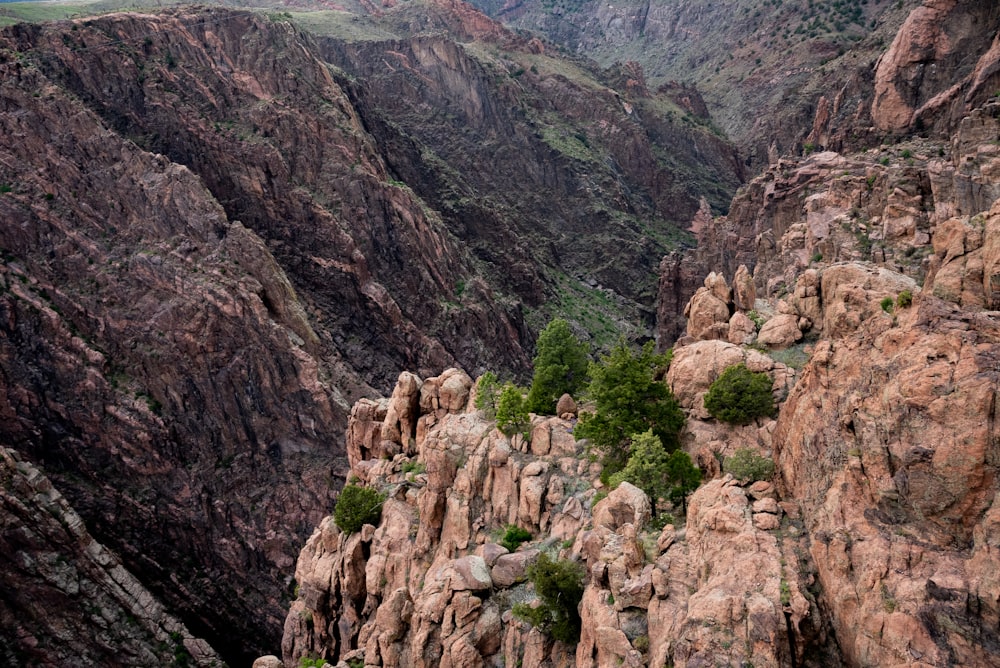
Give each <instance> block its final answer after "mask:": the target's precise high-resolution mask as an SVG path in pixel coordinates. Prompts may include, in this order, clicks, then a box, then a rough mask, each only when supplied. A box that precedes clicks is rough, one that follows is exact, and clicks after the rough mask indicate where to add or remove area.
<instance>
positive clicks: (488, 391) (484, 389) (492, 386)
mask: <svg viewBox="0 0 1000 668" xmlns="http://www.w3.org/2000/svg"><path fill="white" fill-rule="evenodd" d="M501 389H502V388H501V386H500V380H499V379H498V378H497V375H496V374H495V373H493V372H492V371H487V372H486V373H484V374H483V375H482V376H480V377H479V380H478V381H476V408H478V409H479V410H481V411H483V412H484V413H486V416H487V417H488V418H493V417H495V416H496V414H497V402H498V400H499V398H500V391H501Z"/></svg>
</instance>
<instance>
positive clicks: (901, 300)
mask: <svg viewBox="0 0 1000 668" xmlns="http://www.w3.org/2000/svg"><path fill="white" fill-rule="evenodd" d="M912 303H913V293H912V292H910V291H909V290H903V291H902V292H900V293H899V294H898V295H896V306H898V307H899V308H909V307H910V305H911V304H912Z"/></svg>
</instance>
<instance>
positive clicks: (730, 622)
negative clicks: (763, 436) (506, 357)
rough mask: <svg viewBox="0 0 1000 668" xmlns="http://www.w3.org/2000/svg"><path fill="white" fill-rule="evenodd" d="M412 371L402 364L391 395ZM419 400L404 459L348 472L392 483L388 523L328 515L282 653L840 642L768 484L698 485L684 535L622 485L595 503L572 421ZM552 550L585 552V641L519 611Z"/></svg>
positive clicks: (480, 652) (489, 661)
mask: <svg viewBox="0 0 1000 668" xmlns="http://www.w3.org/2000/svg"><path fill="white" fill-rule="evenodd" d="M698 345H699V344H694V345H692V346H688V347H686V348H683V349H681V350H680V351H678V354H679V356H681V359H680V363H679V364H678V362H676V361H675V365H676V366H675V367H674V368H675V369H678V370H679V371H678V373H679V374H681V375H683V369H684V368H687V362H685V361H684V359H683V354H684V351H687V350H690V351H692V352H693V351H694V350H695V349H696V348H697V347H698ZM705 345H728V344H722V343H721V342H706V343H705ZM731 348H734V349H735V350H736V351H739V349H738V348H735V346H731ZM753 354H754V355H756V356H757V357H756V358H752V359H749V360H747V361H748V362H749V363H751V364H754V363H756V365H757V366H761V367H767V368H768V369H770V370H772V372H774V373H775V378H776V379H780V380H778V381H776V382H778V383H779V384H780V383H785V382H790V378H792V376H791V374H789V373H788V372H787V371H786V370H784V367H781V365H775V364H774V363H773V362H771V361H770V360H769V359H768V358H765V356H763V355H761V354H760V353H753ZM738 356H739V357H740V359H743V357H742V353H739V354H738ZM758 358H759V359H758ZM765 359H767V362H765ZM693 366H705V365H704V364H701V365H699V364H697V363H695V364H694V365H693ZM454 375H455V372H454V371H447V372H445V373H444V374H443V375H442V376H441V378H444V377H451V376H454ZM428 382H431V381H426V382H425V386H426V384H427V383H428ZM672 382H674V384H675V385H678V386H679V385H680V384H684V383H686V384H687V385H688V386H692V387H693V385H695V384H697V383H696V382H695V381H694V380H684V381H672ZM709 382H710V381H709ZM410 383H411V379H410V376H409V375H407V374H403V375H402V376H401V378H400V383H399V385H397V390H396V392H394V397H396V396H400V395H403V394H405V393H406V390H405V388H406V387H407V386H409V385H410ZM693 392H695V390H694V389H691V390H690V391H687V390H685V391H683V394H684V396H685V397H686V396H687V394H689V393H693ZM785 393H787V388H783V389H782V391H781V392H778V394H780V395H781V396H783V395H784V394H785ZM684 401H685V402H686V403H687V400H686V399H685V400H684ZM367 405H368V404H367V403H362V404H359V406H367ZM421 413H422V414H421V416H420V417H419V419H418V420H417V424H416V426H415V427H414V428H413V431H412V432H410V433H406V432H402V433H400V434H399V437H398V438H399V440H400V441H405V440H406V439H408V438H414V439H415V444H416V452H415V454H414V455H413V456H412V457H411V456H407V455H406V454H403V452H402V450H401V448H395V449H394V450H395V451H396V452H398V454H396V455H393V456H392V457H391V458H383V459H377V460H372V459H368V460H363V461H358V462H355V463H354V466H353V468H352V474H353V475H354V476H356V478H357V479H358V481H359V482H360V483H362V484H365V485H369V486H373V487H375V488H377V489H382V490H384V493H385V494H386V497H387V498H386V501H385V503H384V507H383V510H382V520H381V522H380V523H379V525H378V526H377V527H375V526H366V527H364V528H363V529H362V530H361V531H360V532H358V533H356V534H353V535H350V536H348V535H345V534H344V533H342V532H341V531H340V530H339V529H338V528H337V527H336V525H335V524H334V523H333V521H332V519H331V518H327V519H325V520H324V521H323V523H322V524H321V525H320V527H319V528H318V529H317V531H316V532H315V533H314V534H313V536H312V537H311V538H310V539H309V541H308V542H307V544H306V546H305V548H304V549H303V551H302V554H301V556H300V559H299V563H298V566H297V569H296V582H297V583H298V587H299V596H298V599H297V600H296V601H295V602H294V603H293V604H292V608H291V610H290V612H289V615H288V618H287V620H286V625H285V637H284V641H283V647H282V650H283V654H284V660H285V665H295V664H297V662H298V661H299V660H300V658H301V657H323V658H325V659H326V660H328V661H330V662H331V663H337V662H345V663H341V664H340V665H346V662H354V661H363V662H364V663H365V664H366V665H381V666H387V667H389V666H404V665H413V666H422V665H431V664H433V663H437V662H440V663H443V664H446V665H450V666H458V665H461V666H475V665H493V664H496V663H498V662H504V663H509V662H512V661H518V662H520V663H521V665H524V666H532V667H535V666H553V665H554V666H560V665H561V666H568V665H576V666H591V665H593V666H609V667H610V666H615V665H620V664H622V663H623V662H624V663H627V664H628V665H663V664H664V663H669V662H675V663H676V664H677V665H693V664H694V663H697V662H698V661H700V660H702V658H704V657H709V656H715V657H720V656H725V657H729V658H730V659H731V660H733V661H738V660H752V661H754V663H755V665H764V666H768V665H770V666H778V665H785V664H787V663H788V661H789V655H790V654H791V653H793V652H794V653H795V656H796V657H801V656H806V655H811V653H816V655H817V656H832V655H833V654H831V653H835V650H834V649H833V647H832V645H829V643H828V639H826V638H825V637H824V636H823V633H822V630H821V629H822V625H821V623H820V622H821V616H820V614H819V610H818V608H816V604H815V599H814V598H813V594H812V593H811V590H810V587H813V586H814V585H815V582H814V581H813V580H812V578H811V577H810V576H808V575H801V574H800V573H798V572H797V571H794V570H792V569H784V568H782V567H781V566H780V565H779V564H780V563H781V562H783V561H784V560H785V559H789V560H791V561H792V562H793V563H800V562H803V563H807V562H808V556H807V552H806V550H807V547H808V544H807V542H805V539H804V537H803V536H802V534H801V532H799V531H798V530H797V529H794V528H791V529H789V530H788V531H790V532H791V533H787V532H785V531H784V530H783V529H782V528H783V527H784V528H788V527H794V526H800V524H799V523H798V522H797V521H795V522H793V523H792V524H789V522H790V520H784V519H783V510H782V509H781V507H780V506H779V504H778V503H777V501H775V499H774V496H775V494H774V489H773V487H772V486H771V485H769V484H758V485H755V486H753V487H751V488H746V489H745V488H744V487H742V486H741V485H739V484H738V483H736V482H735V481H733V480H732V479H731V478H728V477H727V478H725V479H721V478H720V479H718V480H715V481H712V482H711V483H709V484H708V485H706V486H705V487H703V488H701V489H699V490H698V491H697V492H695V494H694V495H692V497H691V499H690V502H689V506H690V510H689V513H688V517H687V529H686V530H685V529H684V527H683V524H681V525H680V526H678V527H676V528H675V526H673V525H668V526H666V527H665V528H664V529H663V530H662V531H661V530H659V529H656V530H651V529H650V528H649V526H648V525H649V521H650V514H651V503H650V500H649V498H648V497H647V496H646V494H645V493H643V492H642V491H641V490H640V489H638V488H636V487H634V486H632V485H630V484H628V483H622V484H621V485H620V486H619V487H618V488H617V489H615V490H614V491H612V492H611V493H610V494H609V495H608V496H607V497H606V498H604V499H603V500H600V501H599V502H597V503H596V504H594V503H593V502H594V500H595V493H596V492H597V487H599V486H600V483H599V482H598V480H597V470H596V469H595V466H596V465H594V464H591V463H590V462H589V460H588V458H587V457H586V456H585V453H584V450H583V444H582V443H579V442H576V441H575V440H574V438H573V436H572V426H573V423H572V422H571V421H566V420H563V419H560V418H555V417H553V418H541V417H536V418H534V419H533V421H532V430H531V438H530V439H529V440H524V439H522V438H521V437H520V436H516V437H515V438H513V439H510V438H508V437H506V436H504V435H503V434H502V433H500V432H499V431H497V430H496V429H495V427H494V425H493V423H492V422H491V421H489V420H486V419H484V417H483V416H482V414H481V413H477V412H469V411H468V409H467V408H466V407H465V406H458V405H452V406H451V407H450V409H445V408H434V407H432V406H430V405H429V404H423V405H422V408H421ZM352 416H353V417H352V427H351V429H350V431H349V433H350V434H353V435H356V436H357V437H360V438H365V436H364V435H365V434H370V433H373V432H376V431H378V430H379V428H380V425H378V424H377V421H378V417H377V416H374V415H373V414H372V413H370V412H367V411H366V410H358V409H357V408H356V410H355V411H354V412H353V413H352ZM362 423H364V424H362ZM383 426H384V423H383ZM765 428H766V429H773V421H770V422H769V423H768V425H767V426H766V427H765ZM383 433H384V431H383ZM348 449H349V450H352V451H357V450H358V448H357V447H355V446H354V445H352V444H348ZM384 451H385V450H383V452H384ZM591 481H592V482H591ZM682 522H683V520H682ZM511 524H514V525H517V526H520V527H522V528H525V529H527V530H528V531H529V532H530V533H531V534H532V536H533V538H532V539H531V541H529V543H528V544H527V545H522V546H521V547H520V548H518V549H517V551H515V552H512V553H511V552H508V550H507V549H506V548H504V547H502V546H500V545H498V544H497V542H496V541H497V540H498V535H499V533H500V532H502V531H503V529H504V527H505V526H508V525H511ZM543 551H544V552H547V553H549V554H550V555H551V557H552V558H565V559H572V560H577V561H579V562H581V563H582V565H583V566H584V567H585V572H586V573H587V575H586V587H585V592H584V596H583V601H582V603H581V605H580V611H581V615H582V617H583V631H582V635H581V638H580V643H579V644H578V645H577V646H576V647H575V648H574V647H571V646H568V645H565V644H562V643H559V642H554V641H552V640H551V639H549V638H547V637H546V636H545V635H544V634H541V633H540V632H539V631H538V630H537V629H531V628H530V627H529V626H528V625H527V624H525V623H524V622H521V621H519V620H518V619H517V618H516V617H514V616H513V615H512V606H513V605H514V604H515V603H518V602H530V601H531V600H532V599H533V598H534V594H533V590H532V585H531V584H530V583H529V582H526V581H527V580H528V575H527V573H528V568H529V566H530V565H531V564H532V563H534V562H535V561H536V560H537V559H538V558H539V554H540V553H541V552H543ZM707 563H711V564H712V566H711V567H707V566H704V565H703V564H707ZM806 570H807V572H808V569H806ZM807 597H809V598H807ZM786 619H787V620H789V621H788V622H786ZM806 648H809V650H808V652H807V651H806Z"/></svg>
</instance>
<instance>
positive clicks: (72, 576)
mask: <svg viewBox="0 0 1000 668" xmlns="http://www.w3.org/2000/svg"><path fill="white" fill-rule="evenodd" d="M0 566H2V567H0V584H2V587H3V591H4V595H3V597H0V660H2V661H3V663H4V665H7V666H29V665H30V666H56V665H66V666H70V665H72V666H125V665H145V666H153V665H167V664H170V663H172V662H174V661H178V662H180V661H187V662H188V663H189V665H196V666H218V665H221V662H222V660H221V658H220V657H219V655H218V654H216V653H215V651H214V650H213V649H212V648H211V647H210V646H209V645H208V643H206V642H205V641H204V640H202V639H200V638H196V637H194V636H192V634H191V632H190V631H189V630H188V629H187V628H186V627H185V626H184V624H183V623H181V622H180V621H179V620H178V619H177V618H176V617H174V616H173V615H171V614H170V613H169V612H168V611H167V610H166V608H165V607H164V605H163V603H162V602H161V601H160V600H159V599H158V597H157V596H156V595H154V594H153V593H152V592H150V591H149V590H148V589H146V588H145V587H143V585H142V583H141V582H140V581H139V580H138V579H137V578H136V577H135V575H133V574H132V573H130V572H129V571H128V570H127V569H126V568H125V567H124V566H123V565H122V563H121V561H119V560H118V558H117V557H115V556H114V554H113V553H112V552H111V551H109V550H108V549H107V548H106V547H104V546H103V545H101V544H100V543H98V542H97V541H96V540H94V538H93V536H91V535H90V533H88V531H87V528H86V526H84V522H83V519H82V518H81V517H80V516H79V515H78V514H77V513H76V512H75V511H74V510H73V509H72V508H71V507H70V506H69V504H68V503H67V502H66V499H65V498H64V497H63V496H62V494H60V493H59V491H58V490H56V489H55V488H54V487H53V486H52V482H51V481H50V480H49V479H48V478H46V477H45V475H44V474H43V473H42V472H41V471H40V470H38V469H37V468H36V467H35V466H33V465H32V464H30V463H29V462H27V461H24V460H23V459H21V457H20V456H19V455H18V454H17V453H16V452H15V451H14V450H11V449H9V448H0ZM95 628H97V629H100V632H99V634H98V637H97V638H96V639H92V638H91V634H92V630H93V629H95ZM94 640H96V642H94Z"/></svg>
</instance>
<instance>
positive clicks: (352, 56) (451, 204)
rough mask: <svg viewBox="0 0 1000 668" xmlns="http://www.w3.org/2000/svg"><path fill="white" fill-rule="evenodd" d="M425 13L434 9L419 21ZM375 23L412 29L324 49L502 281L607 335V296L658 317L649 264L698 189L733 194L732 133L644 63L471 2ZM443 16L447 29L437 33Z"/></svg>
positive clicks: (419, 7) (409, 171)
mask: <svg viewBox="0 0 1000 668" xmlns="http://www.w3.org/2000/svg"><path fill="white" fill-rule="evenodd" d="M418 19H420V20H425V21H428V22H430V25H429V26H428V25H425V24H423V23H421V29H422V30H423V32H422V33H421V36H419V37H416V38H407V37H405V35H406V34H407V32H413V27H412V23H413V22H414V21H418ZM484 22H485V25H484ZM377 25H378V26H388V27H390V28H393V29H396V30H398V31H399V33H400V34H401V35H404V37H401V38H399V39H394V40H386V39H385V38H384V37H382V38H381V39H379V38H377V37H367V38H365V39H358V38H357V37H351V36H350V35H348V36H339V34H338V33H341V32H344V31H342V30H341V31H338V30H335V29H332V28H331V29H330V32H333V33H335V34H338V36H336V37H330V38H327V39H325V40H324V41H323V42H322V51H323V53H324V55H325V57H326V58H327V59H328V60H330V62H332V63H335V64H336V65H338V66H339V67H341V68H343V69H344V70H345V71H346V72H347V73H348V74H350V75H351V76H353V77H356V79H357V85H355V86H351V87H349V88H348V90H349V92H350V93H351V95H352V99H354V100H356V103H357V105H358V107H359V109H361V113H362V116H363V119H364V121H365V123H366V125H367V127H368V128H369V130H370V132H371V133H372V135H373V136H374V137H376V138H377V139H378V141H379V143H380V144H381V145H384V146H387V147H389V150H388V151H387V153H386V160H387V162H388V163H389V164H390V166H391V168H392V170H393V171H394V173H396V174H397V175H398V176H399V177H400V178H401V179H403V180H404V181H405V182H406V183H407V184H409V185H410V186H412V187H413V189H414V190H415V191H416V192H417V193H418V194H419V195H420V196H421V197H422V198H423V199H424V200H425V201H426V202H428V204H430V205H431V206H432V207H434V209H436V210H437V211H439V212H440V213H441V216H442V218H443V220H444V222H445V223H446V224H447V225H448V227H449V229H450V230H451V231H452V232H453V233H454V234H455V235H456V236H457V237H458V238H459V239H461V240H462V241H463V242H464V243H466V244H468V246H469V247H470V248H472V249H473V252H474V253H475V255H476V256H477V258H478V259H479V260H481V262H482V264H481V265H480V266H481V270H482V271H483V272H484V273H485V275H486V276H488V277H489V279H490V282H491V283H493V284H495V285H500V286H503V288H504V289H505V290H506V291H507V292H510V293H513V294H515V295H516V296H517V297H518V298H519V299H520V300H521V301H522V302H523V303H524V304H525V305H526V306H527V307H528V308H529V309H530V310H531V311H532V312H534V311H536V310H538V309H541V315H543V316H545V318H547V317H548V316H549V315H550V314H551V312H552V311H553V309H554V308H555V309H561V310H562V312H563V314H564V315H567V316H568V317H570V318H571V319H575V320H579V321H582V324H584V325H585V327H584V328H585V329H587V330H588V331H589V332H590V334H591V335H594V336H600V337H603V338H608V337H609V336H610V337H611V339H613V338H614V336H615V335H611V334H609V333H608V332H609V330H611V329H614V328H613V327H610V326H609V325H610V323H609V322H607V321H605V322H603V323H602V322H599V321H597V320H596V319H594V318H588V316H587V315H586V311H587V310H590V309H591V308H598V309H600V311H601V313H602V315H607V316H610V317H611V318H612V319H613V318H614V313H613V312H611V313H605V311H606V310H607V309H606V307H602V306H601V304H600V302H601V301H608V297H610V298H611V300H612V301H613V302H616V303H617V304H620V306H618V308H619V309H621V311H622V312H624V313H625V314H627V318H626V320H627V319H632V320H633V321H637V320H638V321H642V320H644V319H645V320H649V318H650V316H649V312H650V309H651V307H652V297H653V295H654V294H655V286H654V285H653V284H652V282H651V280H650V276H651V273H650V269H652V268H654V267H655V265H656V263H657V262H658V261H659V258H660V257H661V256H662V254H663V253H664V252H666V251H667V250H669V249H670V248H671V247H673V246H675V245H676V243H677V242H678V241H682V240H683V239H684V236H683V235H682V234H681V233H680V231H681V230H682V229H683V228H684V227H686V225H687V223H688V221H689V220H690V216H691V215H693V214H694V212H695V211H696V210H697V208H698V203H699V199H700V198H702V197H705V198H707V199H708V201H709V202H710V204H711V205H712V206H713V207H714V209H715V210H716V211H722V210H725V208H726V206H727V205H728V202H729V199H730V197H731V193H732V192H733V190H734V188H735V187H736V185H737V184H738V183H739V182H740V180H741V175H742V168H741V165H740V164H739V162H738V159H737V156H736V154H735V151H734V150H733V149H732V147H731V146H730V145H729V144H728V143H727V142H726V141H724V140H723V139H721V138H720V137H719V136H717V135H716V134H714V133H713V132H712V129H711V128H710V127H709V126H708V125H707V122H706V121H705V120H704V119H703V118H701V117H698V116H695V115H692V114H690V113H688V112H687V111H685V110H684V109H683V108H682V107H680V106H679V105H678V104H677V103H675V102H674V101H673V100H671V99H670V97H669V96H668V95H667V94H659V93H655V94H654V93H650V92H649V91H648V90H647V89H646V86H645V81H644V79H643V74H642V71H641V68H639V69H637V70H629V69H628V68H621V67H619V68H618V69H617V70H615V71H609V72H600V71H599V70H597V69H596V68H595V67H594V66H593V65H592V64H591V63H588V62H585V61H582V60H577V61H573V60H569V59H567V58H566V57H565V56H562V55H560V54H558V53H550V49H551V46H549V47H546V46H545V45H543V44H542V42H541V41H540V40H538V39H533V40H529V39H526V38H524V37H520V36H518V35H515V34H514V33H511V32H509V31H507V30H506V29H504V28H502V27H500V26H499V25H498V24H495V23H492V22H490V21H488V20H487V19H485V17H483V16H482V15H479V14H478V13H476V12H474V11H473V10H472V9H471V8H470V7H468V6H466V5H463V4H462V3H442V2H432V3H417V4H413V3H407V4H405V5H400V6H398V7H395V8H393V9H391V10H387V11H386V12H385V14H384V16H381V17H380V18H379V22H378V23H377ZM399 26H403V28H399ZM487 27H491V29H490V30H487ZM445 28H446V29H447V30H448V35H449V36H448V37H445V36H443V35H442V34H441V33H434V32H430V34H428V33H429V31H431V30H433V29H445ZM473 37H475V41H474V42H466V41H459V40H471V39H472V38H473ZM633 65H634V64H633ZM689 97H690V96H689ZM626 257H627V258H628V259H626ZM596 285H600V286H601V287H602V288H603V289H604V294H602V293H601V291H594V290H593V288H594V286H596ZM577 299H579V300H581V301H582V302H583V306H577V305H576V304H574V301H575V300H577ZM595 302H596V303H595ZM545 318H539V317H535V319H534V322H533V324H534V325H536V326H539V325H541V324H543V323H544V319H545ZM590 320H593V321H592V322H591V321H590Z"/></svg>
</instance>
